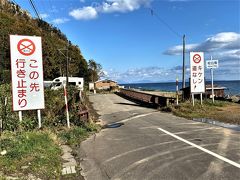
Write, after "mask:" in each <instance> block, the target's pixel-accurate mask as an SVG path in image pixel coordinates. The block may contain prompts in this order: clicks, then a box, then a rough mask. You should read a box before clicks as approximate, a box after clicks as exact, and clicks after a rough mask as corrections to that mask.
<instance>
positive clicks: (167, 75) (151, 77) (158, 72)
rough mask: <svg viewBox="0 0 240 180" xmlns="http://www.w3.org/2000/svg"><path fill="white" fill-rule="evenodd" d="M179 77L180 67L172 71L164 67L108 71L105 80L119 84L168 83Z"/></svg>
mask: <svg viewBox="0 0 240 180" xmlns="http://www.w3.org/2000/svg"><path fill="white" fill-rule="evenodd" d="M177 75H178V76H179V77H180V75H181V67H180V66H179V67H178V66H177V67H174V68H171V69H165V68H162V67H143V68H133V69H128V70H126V71H125V72H118V71H115V70H112V69H111V70H109V71H107V76H106V77H105V78H109V79H113V80H115V81H117V82H119V83H137V82H166V81H174V80H175V79H176V76H177Z"/></svg>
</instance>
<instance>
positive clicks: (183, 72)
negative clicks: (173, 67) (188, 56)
mask: <svg viewBox="0 0 240 180" xmlns="http://www.w3.org/2000/svg"><path fill="white" fill-rule="evenodd" d="M184 88H185V34H184V35H183V67H182V89H184ZM182 100H184V93H182Z"/></svg>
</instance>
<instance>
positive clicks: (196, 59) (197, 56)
mask: <svg viewBox="0 0 240 180" xmlns="http://www.w3.org/2000/svg"><path fill="white" fill-rule="evenodd" d="M193 61H194V62H195V63H196V64H197V63H200V62H201V56H200V55H199V54H195V55H194V56H193Z"/></svg>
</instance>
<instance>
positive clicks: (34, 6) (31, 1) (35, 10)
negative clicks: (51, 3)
mask: <svg viewBox="0 0 240 180" xmlns="http://www.w3.org/2000/svg"><path fill="white" fill-rule="evenodd" d="M29 2H30V4H31V6H32V7H33V10H34V12H35V14H36V15H37V17H38V19H39V20H41V17H40V16H39V13H38V11H37V8H36V5H35V4H34V2H33V0H29Z"/></svg>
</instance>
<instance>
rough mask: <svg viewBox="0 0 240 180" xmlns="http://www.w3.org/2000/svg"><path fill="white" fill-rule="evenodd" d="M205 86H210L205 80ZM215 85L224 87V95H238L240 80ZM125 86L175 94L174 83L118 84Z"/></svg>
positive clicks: (187, 84)
mask: <svg viewBox="0 0 240 180" xmlns="http://www.w3.org/2000/svg"><path fill="white" fill-rule="evenodd" d="M206 84H211V81H209V80H207V81H206ZM214 84H215V85H218V86H221V87H225V88H226V89H225V94H226V95H240V80H231V81H227V80H223V81H217V80H216V81H214ZM120 85H122V86H125V88H135V89H141V90H148V91H167V92H175V91H176V82H160V83H157V82H155V83H129V84H120ZM178 86H179V89H181V88H182V82H181V81H180V82H178ZM186 86H189V82H186Z"/></svg>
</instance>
